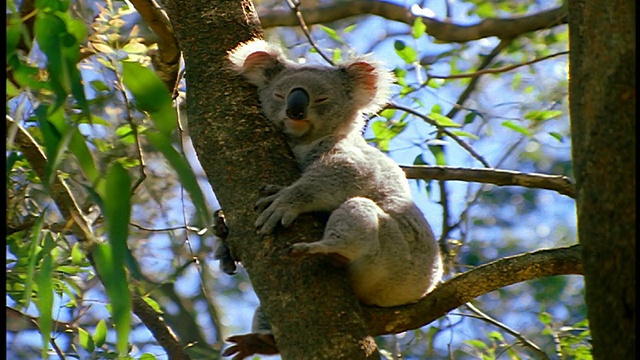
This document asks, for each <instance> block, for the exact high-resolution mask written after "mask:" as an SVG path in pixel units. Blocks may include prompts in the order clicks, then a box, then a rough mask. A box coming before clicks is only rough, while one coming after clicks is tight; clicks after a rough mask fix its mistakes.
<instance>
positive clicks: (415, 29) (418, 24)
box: [411, 16, 427, 39]
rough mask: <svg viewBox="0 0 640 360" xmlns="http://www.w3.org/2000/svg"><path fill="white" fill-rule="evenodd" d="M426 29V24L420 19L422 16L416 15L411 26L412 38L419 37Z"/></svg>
mask: <svg viewBox="0 0 640 360" xmlns="http://www.w3.org/2000/svg"><path fill="white" fill-rule="evenodd" d="M426 31H427V25H425V23H424V22H423V21H422V18H421V17H419V16H417V17H416V19H415V20H414V21H413V26H411V35H413V38H414V39H418V38H420V37H421V36H422V35H423V34H424V33H425V32H426Z"/></svg>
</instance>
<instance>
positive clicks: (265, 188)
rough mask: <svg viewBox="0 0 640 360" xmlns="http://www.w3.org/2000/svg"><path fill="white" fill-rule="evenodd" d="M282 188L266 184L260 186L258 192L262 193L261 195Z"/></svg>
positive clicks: (275, 192) (269, 193)
mask: <svg viewBox="0 0 640 360" xmlns="http://www.w3.org/2000/svg"><path fill="white" fill-rule="evenodd" d="M282 189H284V186H280V185H271V184H267V185H263V186H262V187H261V188H260V194H262V196H269V195H275V194H277V193H279V192H280V190H282Z"/></svg>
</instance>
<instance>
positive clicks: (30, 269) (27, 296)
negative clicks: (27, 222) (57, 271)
mask: <svg viewBox="0 0 640 360" xmlns="http://www.w3.org/2000/svg"><path fill="white" fill-rule="evenodd" d="M42 215H44V214H42ZM44 218H45V217H44V216H39V217H38V218H37V219H36V222H35V224H34V226H33V229H32V233H31V243H30V244H29V255H28V257H27V258H28V259H29V263H28V265H27V277H26V279H25V282H24V286H25V289H24V298H23V306H24V308H25V309H26V308H28V307H29V302H30V301H31V295H32V294H31V289H32V287H33V278H34V275H35V273H36V262H37V261H38V256H36V254H37V252H38V250H40V246H39V244H40V241H41V240H42V224H43V221H44Z"/></svg>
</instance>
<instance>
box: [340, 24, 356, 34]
mask: <svg viewBox="0 0 640 360" xmlns="http://www.w3.org/2000/svg"><path fill="white" fill-rule="evenodd" d="M356 26H358V24H357V23H356V24H353V25H349V26H347V27H346V28H344V29H342V32H344V33H350V32H352V31H353V30H354V29H355V28H356Z"/></svg>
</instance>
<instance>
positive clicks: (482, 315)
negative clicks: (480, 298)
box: [465, 303, 549, 360]
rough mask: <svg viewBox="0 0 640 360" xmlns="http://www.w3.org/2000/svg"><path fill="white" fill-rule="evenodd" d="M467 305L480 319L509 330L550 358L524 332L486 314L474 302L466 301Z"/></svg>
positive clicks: (539, 353)
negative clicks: (521, 332) (523, 334)
mask: <svg viewBox="0 0 640 360" xmlns="http://www.w3.org/2000/svg"><path fill="white" fill-rule="evenodd" d="M465 306H466V307H467V308H468V309H469V310H471V311H472V312H474V313H475V314H476V315H477V318H478V319H481V320H484V321H486V322H488V323H490V324H493V325H495V326H497V327H499V328H501V329H503V330H504V331H506V332H508V333H509V334H511V335H512V336H513V337H515V338H516V339H518V340H520V341H521V342H522V344H523V345H524V346H526V347H528V348H529V349H531V350H532V351H533V352H535V353H536V354H538V355H540V356H541V357H542V358H543V359H546V360H549V356H548V355H547V354H546V353H545V352H544V351H542V349H540V347H539V346H538V345H536V344H534V343H533V342H531V341H530V340H529V339H527V338H525V337H524V336H522V334H520V333H519V332H517V331H515V330H513V329H512V328H510V327H509V326H507V325H506V324H503V323H501V322H500V321H498V320H496V319H494V318H492V317H491V316H489V315H487V314H485V313H484V312H482V311H481V310H480V309H478V308H477V307H475V306H473V304H471V303H466V304H465Z"/></svg>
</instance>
